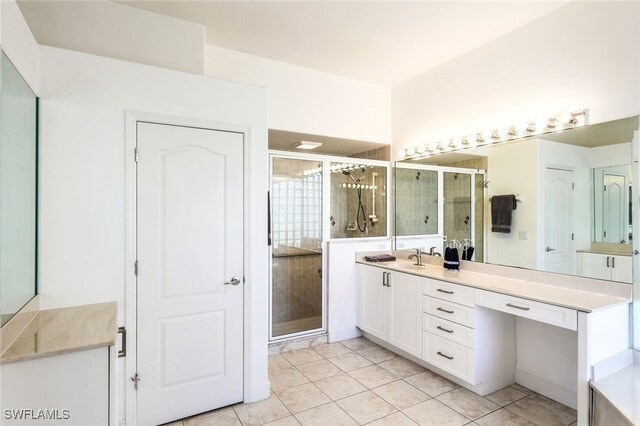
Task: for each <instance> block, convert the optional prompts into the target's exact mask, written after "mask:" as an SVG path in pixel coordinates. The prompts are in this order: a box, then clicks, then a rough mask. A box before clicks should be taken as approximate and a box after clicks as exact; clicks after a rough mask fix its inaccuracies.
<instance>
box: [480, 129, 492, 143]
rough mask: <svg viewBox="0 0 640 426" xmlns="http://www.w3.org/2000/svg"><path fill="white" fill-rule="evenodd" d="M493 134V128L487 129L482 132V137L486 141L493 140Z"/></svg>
mask: <svg viewBox="0 0 640 426" xmlns="http://www.w3.org/2000/svg"><path fill="white" fill-rule="evenodd" d="M492 136H493V132H492V131H491V130H485V131H484V132H482V139H483V141H484V142H491V138H492Z"/></svg>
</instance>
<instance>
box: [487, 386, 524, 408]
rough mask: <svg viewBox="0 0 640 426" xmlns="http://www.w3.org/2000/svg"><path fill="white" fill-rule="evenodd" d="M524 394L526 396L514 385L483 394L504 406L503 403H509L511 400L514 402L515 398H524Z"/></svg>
mask: <svg viewBox="0 0 640 426" xmlns="http://www.w3.org/2000/svg"><path fill="white" fill-rule="evenodd" d="M525 396H527V394H526V393H524V392H522V391H520V390H518V389H516V388H514V387H511V386H507V387H506V388H503V389H500V390H499V391H495V392H494V393H492V394H489V395H487V396H485V398H487V399H488V400H489V401H493V402H495V403H496V404H498V405H501V406H503V407H504V406H505V405H509V404H511V403H512V402H516V401H517V400H519V399H522V398H524V397H525Z"/></svg>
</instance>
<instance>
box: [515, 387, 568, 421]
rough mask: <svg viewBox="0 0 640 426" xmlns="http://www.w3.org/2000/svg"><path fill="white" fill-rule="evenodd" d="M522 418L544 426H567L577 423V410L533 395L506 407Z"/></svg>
mask: <svg viewBox="0 0 640 426" xmlns="http://www.w3.org/2000/svg"><path fill="white" fill-rule="evenodd" d="M505 408H506V409H507V410H509V411H511V412H514V413H516V414H517V415H519V416H520V417H524V418H525V419H527V420H529V421H531V422H533V423H535V424H538V425H544V426H556V425H558V426H566V425H569V424H571V423H573V422H575V421H576V418H577V415H576V410H574V409H572V408H569V407H567V406H565V405H562V404H560V403H559V402H556V401H553V400H551V399H549V398H546V397H544V396H542V395H539V394H536V393H534V394H531V395H529V396H527V397H526V398H523V399H521V400H520V401H517V402H514V403H513V404H511V405H507V406H506V407H505Z"/></svg>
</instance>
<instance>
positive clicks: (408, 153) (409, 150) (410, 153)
mask: <svg viewBox="0 0 640 426" xmlns="http://www.w3.org/2000/svg"><path fill="white" fill-rule="evenodd" d="M415 153H416V150H415V149H414V148H409V149H407V155H408V156H412V155H414V154H415Z"/></svg>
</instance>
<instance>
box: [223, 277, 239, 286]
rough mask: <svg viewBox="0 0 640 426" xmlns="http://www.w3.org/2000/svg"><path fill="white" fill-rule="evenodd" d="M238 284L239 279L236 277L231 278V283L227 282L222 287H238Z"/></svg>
mask: <svg viewBox="0 0 640 426" xmlns="http://www.w3.org/2000/svg"><path fill="white" fill-rule="evenodd" d="M238 284H240V278H238V277H231V281H227V282H226V283H224V285H238Z"/></svg>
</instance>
